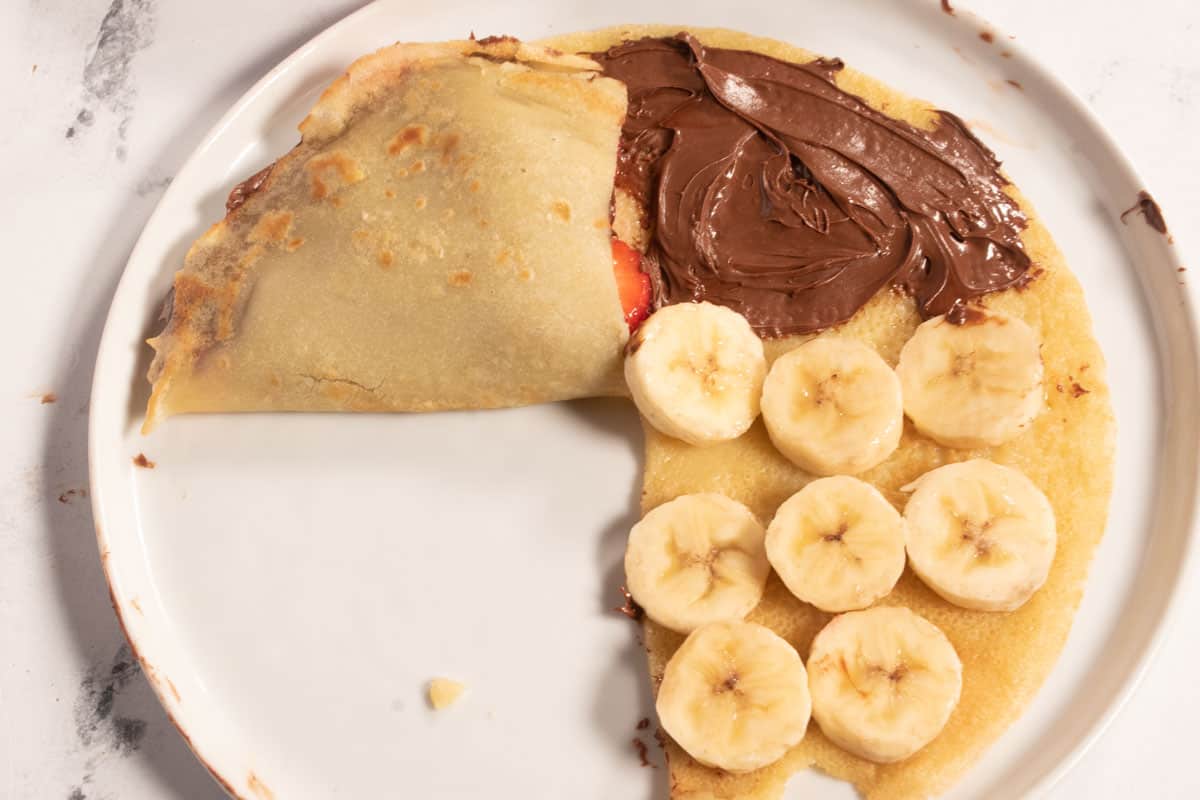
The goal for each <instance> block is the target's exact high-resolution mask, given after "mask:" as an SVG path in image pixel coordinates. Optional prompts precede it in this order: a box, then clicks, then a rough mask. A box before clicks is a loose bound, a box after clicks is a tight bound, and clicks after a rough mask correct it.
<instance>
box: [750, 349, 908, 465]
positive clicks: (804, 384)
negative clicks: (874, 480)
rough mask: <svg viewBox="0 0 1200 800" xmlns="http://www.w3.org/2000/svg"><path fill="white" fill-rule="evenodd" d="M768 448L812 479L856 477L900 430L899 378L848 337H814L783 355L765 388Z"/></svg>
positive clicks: (883, 454)
mask: <svg viewBox="0 0 1200 800" xmlns="http://www.w3.org/2000/svg"><path fill="white" fill-rule="evenodd" d="M762 415H763V422H765V423H766V426H767V433H769V434H770V436H771V442H772V443H773V444H774V445H775V447H776V448H777V449H778V450H779V452H781V453H783V454H784V455H785V456H787V458H788V459H789V460H790V461H792V462H793V463H794V464H796V465H797V466H798V467H800V468H801V469H803V470H806V471H808V472H811V473H813V474H815V475H836V474H851V475H852V474H857V473H859V472H864V471H866V470H868V469H870V468H871V467H873V466H875V465H876V464H879V463H880V462H881V461H883V460H884V459H886V458H887V457H888V456H889V455H891V454H892V452H893V451H894V450H895V449H896V447H897V445H899V444H900V432H901V430H902V429H903V427H904V411H903V404H902V402H901V399H900V380H899V379H898V378H897V377H896V373H895V372H893V371H892V369H891V367H889V366H888V365H887V362H885V361H884V360H883V359H882V358H880V357H879V354H878V353H876V352H875V351H874V350H872V349H871V348H870V347H867V346H866V345H865V344H862V343H860V342H856V341H853V340H851V339H839V338H837V337H832V336H827V337H821V338H818V339H812V340H811V341H808V342H805V343H804V344H802V345H800V346H799V347H797V348H796V349H795V350H792V351H791V352H790V353H787V354H786V355H784V356H781V357H780V358H779V359H777V360H776V361H775V363H774V364H773V365H772V366H771V371H770V372H769V373H768V374H767V379H766V382H765V383H764V384H763V397H762Z"/></svg>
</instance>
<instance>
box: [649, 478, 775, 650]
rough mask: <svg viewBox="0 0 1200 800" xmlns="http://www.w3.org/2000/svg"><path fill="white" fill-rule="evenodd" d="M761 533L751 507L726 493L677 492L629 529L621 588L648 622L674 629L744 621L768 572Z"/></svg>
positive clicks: (758, 597) (762, 586)
mask: <svg viewBox="0 0 1200 800" xmlns="http://www.w3.org/2000/svg"><path fill="white" fill-rule="evenodd" d="M765 536H766V534H765V533H764V531H763V527H762V525H761V524H759V521H758V520H757V519H756V518H755V516H754V514H752V513H751V512H750V509H748V508H746V507H745V506H744V505H742V504H741V503H738V502H736V501H734V500H730V499H729V498H728V497H725V496H724V495H720V494H712V493H707V494H689V495H683V496H682V497H677V498H675V499H674V500H672V501H670V502H668V503H663V504H662V505H661V506H659V507H658V508H655V509H653V510H651V511H650V513H648V514H646V516H644V517H643V518H642V521H641V522H639V523H638V524H637V525H634V526H633V530H632V531H630V532H629V543H628V545H627V546H626V549H625V585H626V587H627V588H628V589H629V593H630V594H631V595H633V599H634V600H636V601H637V602H638V604H639V605H640V606H641V607H642V608H643V609H645V611H646V614H647V615H649V617H650V619H652V620H654V621H655V622H657V623H658V624H660V625H662V626H664V627H667V628H670V629H671V630H673V631H678V632H680V633H688V632H689V631H691V630H693V629H695V628H697V627H698V626H700V625H703V624H704V623H706V622H718V621H722V620H738V619H742V618H743V617H745V616H746V615H747V614H749V613H750V611H751V610H753V608H754V607H755V606H756V605H758V601H759V600H761V599H762V595H763V588H764V587H765V585H766V582H767V576H768V575H769V574H770V572H771V565H770V564H769V563H768V562H767V553H766V549H765V547H764V544H763V539H764V538H765Z"/></svg>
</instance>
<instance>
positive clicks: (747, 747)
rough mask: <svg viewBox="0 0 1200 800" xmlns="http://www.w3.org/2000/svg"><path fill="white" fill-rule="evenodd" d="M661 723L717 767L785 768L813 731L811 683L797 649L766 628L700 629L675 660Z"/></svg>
mask: <svg viewBox="0 0 1200 800" xmlns="http://www.w3.org/2000/svg"><path fill="white" fill-rule="evenodd" d="M655 706H656V708H657V709H658V719H659V721H660V722H661V723H662V726H663V730H665V731H666V732H667V733H668V734H670V736H671V738H672V739H674V740H675V741H676V742H678V743H679V746H680V747H682V748H683V749H684V750H686V751H687V752H688V754H689V755H690V756H691V757H692V758H694V759H696V760H697V761H699V762H700V763H701V764H706V765H708V766H710V767H718V768H720V769H723V770H727V771H729V772H748V771H750V770H754V769H758V768H760V767H765V766H767V765H768V764H771V763H773V762H775V761H778V760H779V759H780V758H781V757H783V754H784V753H786V752H787V751H788V750H789V749H791V748H792V747H795V746H796V745H797V744H798V743H799V742H800V740H801V739H803V738H804V733H805V731H806V730H807V728H808V719H809V715H810V713H811V711H812V701H811V699H810V697H809V688H808V675H807V674H806V673H805V671H804V663H803V662H802V661H801V660H800V655H799V654H798V653H797V652H796V651H795V649H794V648H793V647H792V646H791V645H790V644H788V643H787V642H786V641H784V640H783V639H781V638H780V637H779V636H777V635H775V634H774V633H772V632H771V631H770V630H769V629H768V628H764V627H763V626H762V625H755V624H753V623H750V622H715V623H712V624H710V625H705V626H704V627H702V628H697V629H696V630H695V631H694V632H693V633H692V634H691V635H690V636H688V638H687V640H686V641H685V642H684V643H683V645H681V646H680V648H679V649H678V650H677V651H675V655H673V656H671V660H670V661H668V662H667V668H666V670H665V671H664V672H663V679H662V684H661V685H660V686H659V687H658V700H657V702H656V704H655Z"/></svg>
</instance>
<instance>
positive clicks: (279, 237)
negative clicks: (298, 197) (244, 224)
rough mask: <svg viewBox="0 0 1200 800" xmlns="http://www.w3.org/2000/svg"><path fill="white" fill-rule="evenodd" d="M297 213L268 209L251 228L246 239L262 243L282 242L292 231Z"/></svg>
mask: <svg viewBox="0 0 1200 800" xmlns="http://www.w3.org/2000/svg"><path fill="white" fill-rule="evenodd" d="M295 219H296V215H295V214H293V213H292V212H291V211H268V212H267V213H265V214H263V215H262V218H261V219H259V221H258V222H257V223H256V224H255V226H254V227H253V228H251V229H250V233H249V234H247V235H246V241H248V242H256V243H261V244H281V243H282V242H283V240H284V239H286V238H287V237H288V235H289V234H291V232H292V223H293V222H294V221H295Z"/></svg>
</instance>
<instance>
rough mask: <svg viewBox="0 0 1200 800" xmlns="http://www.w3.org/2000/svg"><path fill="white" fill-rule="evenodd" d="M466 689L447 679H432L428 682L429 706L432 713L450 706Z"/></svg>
mask: <svg viewBox="0 0 1200 800" xmlns="http://www.w3.org/2000/svg"><path fill="white" fill-rule="evenodd" d="M466 688H467V687H466V686H464V685H463V684H461V683H459V682H458V681H452V680H450V679H449V678H434V679H433V680H431V681H430V682H429V705H431V706H432V707H433V710H434V711H441V710H442V709H443V708H446V707H447V706H450V705H452V704H453V703H454V702H455V701H456V700H458V698H459V696H460V695H462V693H463V691H464V690H465V689H466Z"/></svg>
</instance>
